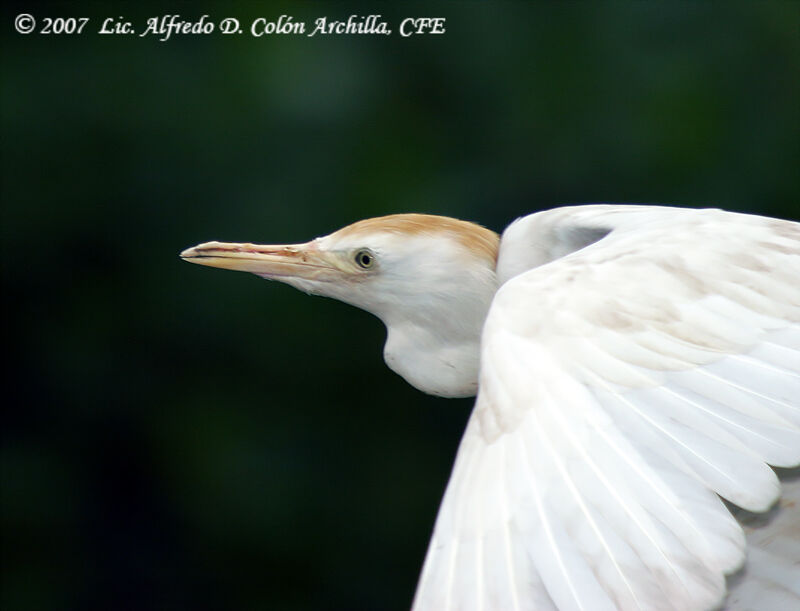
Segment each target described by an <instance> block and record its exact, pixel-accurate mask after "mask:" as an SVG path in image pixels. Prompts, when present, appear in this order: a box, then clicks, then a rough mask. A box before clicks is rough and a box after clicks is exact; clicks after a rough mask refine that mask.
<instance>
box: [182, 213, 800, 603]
mask: <svg viewBox="0 0 800 611" xmlns="http://www.w3.org/2000/svg"><path fill="white" fill-rule="evenodd" d="M181 257H183V258H184V259H185V260H187V261H190V262H192V263H199V264H200V265H209V266H211V267H221V268H224V269H232V270H241V271H247V272H252V273H254V274H256V275H258V276H261V277H263V278H267V279H271V280H279V281H281V282H285V283H287V284H290V285H292V286H294V287H296V288H298V289H300V290H302V291H305V292H307V293H311V294H315V295H324V296H327V297H334V298H336V299H339V300H341V301H344V302H347V303H350V304H352V305H355V306H358V307H360V308H363V309H364V310H367V311H369V312H372V313H373V314H375V315H376V316H378V317H379V318H380V319H381V320H382V321H383V322H384V324H385V325H386V327H387V330H388V334H387V339H386V345H385V348H384V358H385V360H386V363H387V364H388V365H389V367H391V368H392V369H393V370H394V371H395V372H397V373H398V374H400V375H401V376H402V377H403V378H405V379H406V380H407V381H408V382H409V383H410V384H412V385H413V386H415V387H416V388H418V389H419V390H422V391H423V392H426V393H430V394H434V395H439V396H442V397H464V396H471V395H475V394H477V399H476V402H475V408H474V410H473V413H472V416H471V417H470V419H469V422H468V424H467V427H466V431H465V433H464V436H463V439H462V440H461V444H460V447H459V450H458V454H457V456H456V460H455V465H454V467H453V472H452V475H451V478H450V482H449V484H448V486H447V490H446V492H445V495H444V499H443V501H442V505H441V507H440V509H439V515H438V517H437V520H436V525H435V528H434V532H433V537H432V539H431V542H430V546H429V548H428V552H427V555H426V558H425V563H424V566H423V569H422V574H421V577H420V580H419V584H418V586H417V591H416V595H415V598H414V603H413V608H414V609H416V610H418V611H421V610H431V611H443V610H448V609H459V610H461V609H482V610H486V611H492V610H506V609H509V610H531V609H536V610H540V609H560V610H572V609H579V610H587V611H595V610H606V609H624V610H628V609H638V610H647V611H649V610H661V609H673V610H680V611H687V610H693V609H711V608H717V607H718V606H719V605H722V604H726V605H728V606H729V607H730V608H732V609H734V608H735V609H743V608H752V609H759V610H763V609H789V608H794V609H800V508H798V507H796V506H794V503H795V502H800V490H799V489H800V481H794V482H785V483H784V498H783V501H782V503H783V504H782V505H781V504H780V503H778V505H776V507H773V505H775V504H776V502H777V501H778V499H779V496H780V495H781V483H780V480H779V479H778V478H777V477H776V475H775V472H774V471H773V470H772V469H771V468H770V465H771V466H775V467H794V466H797V465H798V464H799V463H800V224H798V223H794V222H790V221H784V220H777V219H772V218H765V217H759V216H750V215H745V214H736V213H731V212H724V211H721V210H689V209H679V208H667V207H652V206H617V205H587V206H574V207H568V208H558V209H554V210H549V211H546V212H539V213H536V214H531V215H530V216H526V217H524V218H521V219H518V220H517V221H515V222H514V223H512V224H511V225H510V226H509V227H508V228H507V229H506V230H505V232H504V233H503V236H502V238H500V237H498V236H497V235H496V234H495V233H493V232H492V231H489V230H488V229H485V228H483V227H480V226H478V225H475V224H472V223H468V222H465V221H460V220H455V219H451V218H445V217H438V216H429V215H422V214H399V215H393V216H386V217H382V218H376V219H368V220H364V221H360V222H358V223H355V224H353V225H350V226H348V227H345V228H344V229H340V230H339V231H336V232H334V233H332V234H330V235H328V236H325V237H321V238H317V239H315V240H312V241H311V242H307V243H305V244H296V245H284V246H259V245H255V244H230V243H221V242H208V243H205V244H200V245H198V246H195V247H194V248H189V249H188V250H185V251H184V252H183V253H181ZM722 499H724V500H725V501H728V502H729V503H730V506H731V507H732V511H733V512H734V513H735V514H737V515H746V514H745V512H743V511H741V510H739V509H736V508H734V507H733V506H734V505H735V506H738V507H739V508H742V509H743V510H747V512H766V511H767V510H769V509H770V507H773V509H772V510H771V511H770V514H769V518H768V519H764V520H762V522H764V523H765V524H763V525H762V524H761V523H760V522H759V521H758V520H755V519H754V518H750V524H749V525H748V524H745V528H744V529H743V526H742V524H740V522H739V521H737V519H736V518H735V517H734V516H733V515H732V513H731V510H729V509H728V507H727V506H726V504H725V503H724V502H723V500H722ZM745 531H747V536H745ZM743 566H744V570H741V569H742V567H743ZM737 571H738V573H737ZM733 573H737V574H736V575H735V576H734V577H733V578H730V579H728V581H727V582H726V575H731V574H733ZM728 589H730V593H729V594H728V597H727V599H726V591H727V590H728Z"/></svg>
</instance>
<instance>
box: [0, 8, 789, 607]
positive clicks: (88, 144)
mask: <svg viewBox="0 0 800 611" xmlns="http://www.w3.org/2000/svg"><path fill="white" fill-rule="evenodd" d="M2 11H3V12H2V93H1V94H0V99H1V100H2V227H1V231H2V241H1V244H2V259H1V265H2V282H3V295H4V304H5V306H6V314H5V315H4V317H3V328H4V337H5V340H4V346H5V353H6V357H7V360H6V364H5V365H4V368H3V373H4V376H5V377H6V382H5V384H4V388H5V393H4V394H5V399H4V401H3V404H4V409H3V424H2V446H1V447H0V460H1V467H2V594H1V598H0V607H2V608H3V609H6V610H28V609H82V610H85V609H117V610H126V609H240V610H248V609H289V610H291V609H350V610H376V609H406V608H408V607H409V605H410V602H411V598H412V595H413V591H414V586H415V583H416V579H417V575H418V571H419V568H420V566H421V563H422V558H423V555H424V553H425V548H426V545H427V540H428V536H429V534H430V531H431V528H432V525H433V520H434V517H435V513H436V510H437V507H438V503H439V499H440V497H441V494H442V491H443V489H444V486H445V483H446V481H447V477H448V474H449V469H450V465H451V463H452V460H453V456H454V454H455V450H456V447H457V443H458V439H459V436H460V433H461V430H462V427H463V425H464V422H465V420H466V418H467V416H468V413H469V409H470V406H471V402H470V401H468V400H464V401H447V400H441V399H435V398H432V397H427V396H423V395H422V394H420V393H419V392H417V391H415V390H414V389H412V388H410V387H408V386H407V385H406V384H405V383H404V382H403V381H402V380H401V379H400V378H399V377H397V376H396V375H394V374H393V373H392V372H391V371H389V370H388V369H387V368H386V367H385V366H384V364H383V362H382V358H381V348H382V342H383V338H384V330H383V327H382V325H381V324H380V322H379V321H378V320H377V319H374V318H372V317H370V316H369V315H367V314H366V313H364V312H361V311H358V310H355V309H352V308H350V307H348V306H344V305H342V304H339V303H335V302H332V301H328V300H323V299H312V298H309V297H307V296H304V295H302V294H301V293H299V292H296V291H294V290H292V289H290V288H288V287H286V286H283V285H277V284H268V283H266V282H264V281H262V280H260V279H257V278H256V277H254V276H248V275H245V274H234V273H230V272H221V271H218V270H209V269H205V268H201V267H197V266H192V265H187V264H185V263H182V262H181V261H180V260H179V259H178V257H177V253H178V252H179V251H180V250H182V249H183V248H185V247H187V246H190V245H192V244H195V243H198V242H201V241H206V240H211V239H220V240H230V241H253V242H266V243H270V242H273V243H274V242H295V241H305V240H307V239H310V238H313V237H315V236H318V235H323V234H326V233H328V232H330V231H332V230H334V229H336V228H338V227H340V226H343V225H345V224H347V223H350V222H353V221H355V220H358V219H361V218H364V217H368V216H376V215H383V214H389V213H394V212H408V211H418V212H430V213H437V214H446V215H452V216H456V217H459V218H464V219H469V220H473V221H477V222H480V223H482V224H484V225H486V226H488V227H491V228H493V229H495V230H501V229H502V228H503V227H504V226H505V225H506V224H508V223H509V222H510V221H511V220H513V219H514V218H516V217H517V216H520V215H523V214H526V213H528V212H532V211H535V210H538V209H542V208H549V207H554V206H558V205H563V204H569V203H586V202H638V203H669V204H676V205H681V206H702V207H705V206H713V207H722V208H728V209H732V210H741V211H747V212H754V213H760V214H766V215H773V216H782V217H786V218H794V219H797V218H798V216H800V210H799V209H798V194H799V193H800V173H798V167H800V89H799V85H798V83H799V82H800V4H799V3H797V2H759V3H744V4H733V3H660V2H635V3H633V2H632V3H627V2H613V3H607V4H603V3H565V4H550V3H530V4H523V3H501V4H488V3H477V2H469V3H455V2H448V3H438V4H437V3H430V2H427V3H407V4H402V5H386V4H380V5H371V4H362V5H353V4H346V3H330V4H323V3H316V2H313V3H312V2H303V3H292V4H266V3H264V4H256V3H209V2H206V3H202V2H201V3H191V4H188V3H184V4H180V3H171V4H169V5H166V4H164V5H162V4H137V5H134V4H133V3H127V4H126V3H116V4H114V3H105V4H100V3H92V4H88V3H79V2H72V3H57V4H37V5H31V4H29V3H10V4H9V3H6V5H5V6H4V8H3V9H2ZM21 12H28V13H32V14H33V15H34V16H35V17H37V19H41V18H42V17H45V16H52V17H55V16H88V17H91V18H92V21H91V22H90V24H89V26H88V28H87V30H86V31H85V32H84V33H83V35H81V36H66V35H61V36H42V35H37V34H31V35H28V36H23V35H19V34H17V33H16V32H14V30H13V20H14V16H15V15H16V14H18V13H21ZM377 12H380V13H382V14H383V18H384V19H386V20H387V21H389V23H390V27H392V29H393V30H395V33H394V34H393V35H392V36H388V37H384V36H327V37H322V36H317V37H314V38H307V37H288V36H271V37H269V36H268V37H263V38H253V37H251V36H249V35H242V36H238V37H233V36H222V35H220V34H218V33H217V34H213V35H209V36H174V37H173V38H172V39H171V40H169V41H166V42H159V41H158V40H157V39H156V38H153V37H146V38H139V37H126V36H100V35H98V34H96V33H95V32H96V31H97V29H98V28H99V25H100V21H101V19H102V18H103V17H108V16H111V17H118V16H124V17H125V18H127V19H129V20H131V21H133V22H134V24H135V25H136V26H137V27H140V28H143V26H144V20H145V19H146V18H147V17H150V16H154V15H155V16H158V15H163V14H172V13H180V14H181V15H182V16H183V17H184V18H187V19H193V20H194V19H197V18H199V17H200V16H201V15H203V14H208V15H209V18H210V19H211V20H215V21H219V20H220V19H222V18H224V17H228V16H233V17H237V18H239V19H240V20H241V21H242V23H244V24H248V23H249V22H250V21H251V20H252V19H253V18H254V17H257V16H265V17H267V18H269V19H277V17H279V16H280V15H281V14H284V13H285V14H289V15H292V16H294V18H295V20H306V21H308V22H311V21H312V20H313V19H314V18H316V17H318V16H323V15H325V16H328V17H329V18H330V19H337V18H339V19H343V18H346V17H347V16H348V15H350V14H359V15H367V14H372V13H377ZM407 16H441V17H446V19H447V22H446V28H447V33H446V34H445V35H441V36H422V37H412V38H407V39H406V38H401V37H400V36H399V35H398V34H397V27H398V25H399V22H400V20H401V19H402V18H403V17H407ZM532 374H535V372H532Z"/></svg>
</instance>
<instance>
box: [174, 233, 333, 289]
mask: <svg viewBox="0 0 800 611" xmlns="http://www.w3.org/2000/svg"><path fill="white" fill-rule="evenodd" d="M181 259H183V260H184V261H188V262H189V263H197V264H198V265H208V266H209V267H220V268H222V269H232V270H235V271H240V272H250V273H253V274H257V275H259V276H261V277H263V278H270V279H273V278H274V279H276V280H280V279H282V278H302V279H305V280H331V279H333V278H334V277H340V276H341V274H342V271H341V270H339V269H338V268H337V267H336V266H335V265H334V264H333V262H332V260H330V258H329V256H328V255H327V254H326V253H324V252H323V251H321V250H320V248H319V246H318V245H317V244H316V242H315V241H312V242H307V243H305V244H280V245H269V246H264V245H260V244H235V243H227V242H206V243H204V244H198V245H197V246H193V247H192V248H187V249H186V250H184V251H183V252H182V253H181Z"/></svg>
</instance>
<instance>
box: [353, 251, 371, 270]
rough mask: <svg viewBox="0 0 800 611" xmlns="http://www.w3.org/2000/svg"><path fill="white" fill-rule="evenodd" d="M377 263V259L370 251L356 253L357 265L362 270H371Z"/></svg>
mask: <svg viewBox="0 0 800 611" xmlns="http://www.w3.org/2000/svg"><path fill="white" fill-rule="evenodd" d="M373 263H375V257H374V256H373V255H372V253H371V252H370V251H368V250H359V251H358V252H357V253H356V265H358V266H359V267H360V268H361V269H369V268H370V267H372V265H373Z"/></svg>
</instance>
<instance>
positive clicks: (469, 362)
mask: <svg viewBox="0 0 800 611" xmlns="http://www.w3.org/2000/svg"><path fill="white" fill-rule="evenodd" d="M458 280H461V282H458ZM469 281H472V283H471V284H469V283H468V282H469ZM453 285H458V286H457V292H456V288H455V286H454V290H453V293H450V292H448V291H447V290H443V291H442V293H441V295H442V297H441V298H440V299H439V300H434V301H433V302H432V301H431V297H430V295H427V296H426V298H425V299H424V300H421V303H420V306H419V307H415V306H412V307H410V308H403V309H402V310H397V309H395V310H394V311H393V313H392V315H391V316H381V319H382V320H383V322H384V324H385V325H386V328H387V331H388V336H387V338H386V345H385V346H384V350H383V357H384V360H385V361H386V364H387V365H388V366H389V367H390V368H391V369H392V370H393V371H395V372H396V373H397V374H399V375H401V376H402V377H403V378H404V379H405V380H406V381H407V382H408V383H409V384H411V385H412V386H414V387H415V388H417V389H419V390H421V391H423V392H426V393H428V394H431V395H437V396H440V397H471V396H474V395H475V394H476V393H477V392H478V371H479V367H480V339H481V330H482V329H483V322H484V320H485V319H486V314H487V312H488V310H489V305H490V303H491V300H492V297H493V295H494V292H495V290H496V285H495V276H494V273H487V274H483V277H481V278H479V279H476V278H470V279H467V278H460V279H454V281H453ZM423 303H424V305H423Z"/></svg>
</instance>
